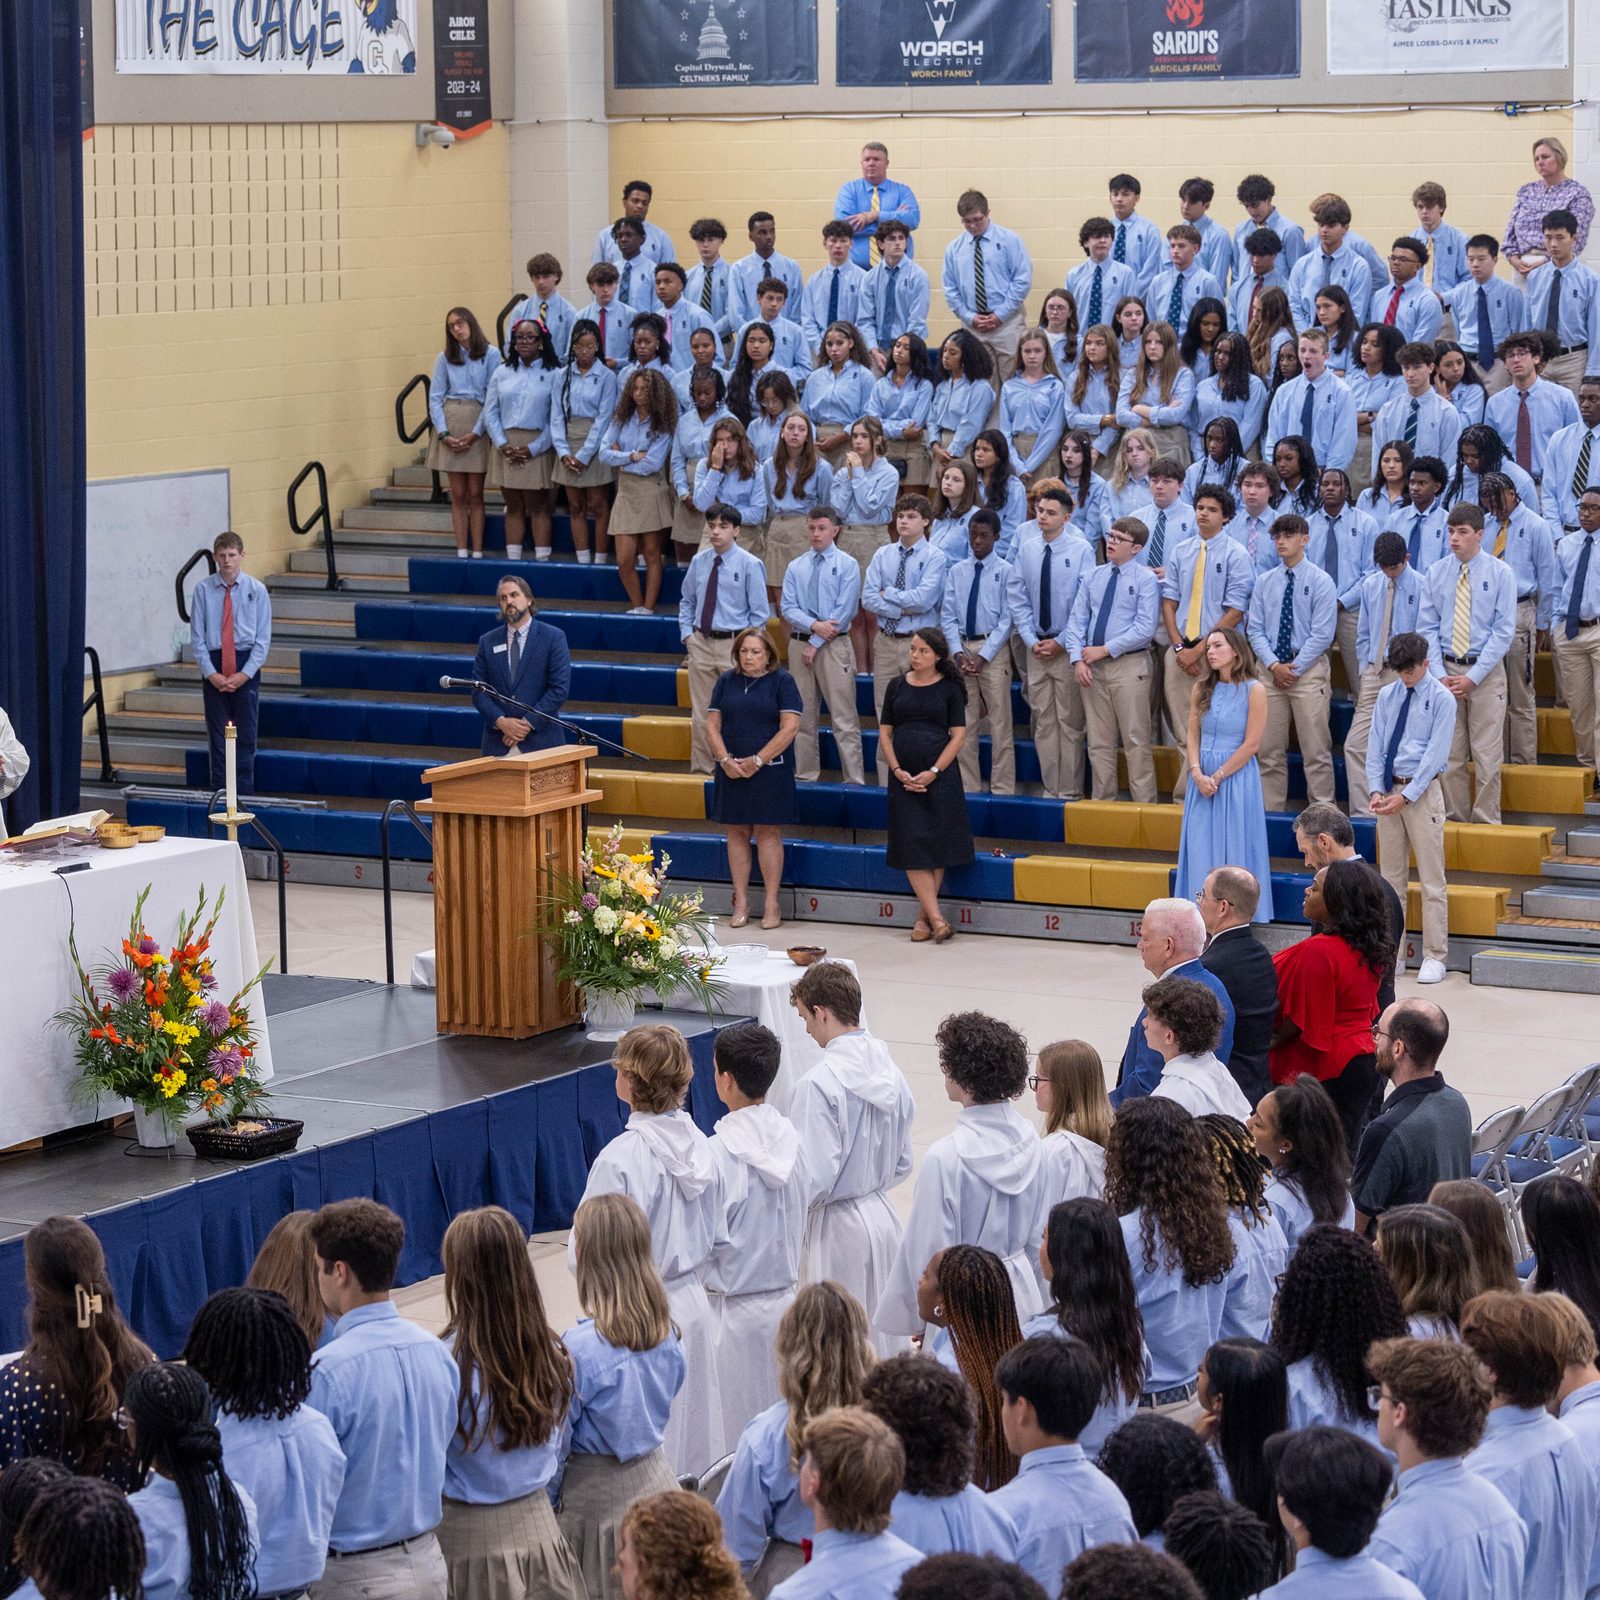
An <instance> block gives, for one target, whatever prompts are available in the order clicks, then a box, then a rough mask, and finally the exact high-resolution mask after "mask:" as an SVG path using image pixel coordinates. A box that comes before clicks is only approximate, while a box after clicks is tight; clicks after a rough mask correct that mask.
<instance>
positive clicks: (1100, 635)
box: [1089, 567, 1122, 645]
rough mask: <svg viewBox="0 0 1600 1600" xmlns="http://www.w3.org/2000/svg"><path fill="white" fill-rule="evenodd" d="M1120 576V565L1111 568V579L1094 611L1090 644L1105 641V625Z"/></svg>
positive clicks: (1109, 617)
mask: <svg viewBox="0 0 1600 1600" xmlns="http://www.w3.org/2000/svg"><path fill="white" fill-rule="evenodd" d="M1121 576H1122V568H1121V567H1113V568H1112V569H1111V581H1110V582H1109V583H1108V584H1107V585H1106V592H1105V593H1104V594H1103V595H1101V597H1100V609H1099V610H1098V611H1097V612H1096V613H1095V617H1094V632H1093V633H1092V634H1091V635H1090V637H1089V643H1090V644H1097V645H1103V644H1104V643H1105V642H1106V627H1107V625H1108V624H1109V623H1110V621H1111V606H1112V603H1113V602H1114V601H1115V600H1116V598H1117V579H1118V578H1120V577H1121Z"/></svg>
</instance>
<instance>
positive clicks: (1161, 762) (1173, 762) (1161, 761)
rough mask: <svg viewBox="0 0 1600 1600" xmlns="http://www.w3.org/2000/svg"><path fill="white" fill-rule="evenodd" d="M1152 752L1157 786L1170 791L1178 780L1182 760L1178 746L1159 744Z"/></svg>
mask: <svg viewBox="0 0 1600 1600" xmlns="http://www.w3.org/2000/svg"><path fill="white" fill-rule="evenodd" d="M1150 754H1151V755H1152V756H1154V757H1155V763H1156V787H1157V788H1158V789H1166V790H1168V791H1170V790H1171V788H1172V786H1173V784H1175V783H1176V782H1177V781H1178V765H1179V763H1180V761H1181V760H1182V757H1181V756H1180V755H1179V754H1178V750H1177V746H1175V745H1170V744H1158V745H1155V746H1153V747H1152V749H1151V751H1150ZM1124 776H1126V775H1124Z"/></svg>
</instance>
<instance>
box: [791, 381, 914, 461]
mask: <svg viewBox="0 0 1600 1600" xmlns="http://www.w3.org/2000/svg"><path fill="white" fill-rule="evenodd" d="M876 382H877V378H876V377H875V376H874V375H873V374H872V373H871V372H869V371H868V370H867V368H866V367H863V366H862V365H861V364H860V363H859V362H856V361H846V362H845V364H844V366H843V367H842V368H840V370H839V371H838V372H835V371H834V370H833V368H832V367H831V366H828V365H826V364H824V365H823V366H820V367H814V368H812V370H811V373H810V375H809V376H808V377H807V378H806V392H805V393H804V394H803V395H802V396H801V397H800V406H801V409H802V410H803V411H804V412H805V414H806V415H807V416H808V417H810V418H811V421H812V424H813V425H814V426H815V427H816V429H817V431H818V432H819V433H820V432H822V431H823V428H824V426H826V427H827V428H828V431H829V432H839V433H844V434H848V433H849V432H850V425H851V423H853V422H855V421H857V420H858V419H859V418H861V417H864V416H866V414H867V402H868V401H869V400H870V399H871V398H872V388H873V385H874V384H875V383H876ZM890 470H891V471H892V470H893V469H892V468H891V469H890Z"/></svg>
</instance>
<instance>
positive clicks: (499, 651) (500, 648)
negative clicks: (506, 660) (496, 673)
mask: <svg viewBox="0 0 1600 1600" xmlns="http://www.w3.org/2000/svg"><path fill="white" fill-rule="evenodd" d="M505 653H506V647H505V646H504V645H503V644H497V645H496V646H495V647H494V648H493V649H492V650H491V651H490V652H489V654H490V655H493V656H503V655H504V654H505Z"/></svg>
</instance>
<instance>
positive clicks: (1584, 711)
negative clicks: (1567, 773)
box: [1555, 617, 1600, 772]
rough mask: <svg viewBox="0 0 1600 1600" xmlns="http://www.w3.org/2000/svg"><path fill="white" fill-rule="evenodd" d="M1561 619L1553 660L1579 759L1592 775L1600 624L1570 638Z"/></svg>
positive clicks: (1599, 702)
mask: <svg viewBox="0 0 1600 1600" xmlns="http://www.w3.org/2000/svg"><path fill="white" fill-rule="evenodd" d="M1563 621H1564V619H1563V618H1560V617H1557V618H1556V627H1555V635H1556V637H1555V647H1556V660H1557V662H1559V663H1560V666H1561V682H1562V685H1563V687H1564V688H1565V689H1566V691H1567V705H1568V707H1569V708H1570V709H1571V711H1572V737H1573V739H1574V741H1575V742H1576V744H1577V746H1578V760H1579V761H1581V762H1582V763H1583V765H1584V766H1586V767H1587V768H1588V769H1589V770H1590V771H1591V772H1594V771H1596V770H1597V768H1600V623H1595V624H1593V625H1591V626H1590V627H1587V628H1580V629H1579V630H1578V637H1577V638H1576V639H1569V638H1568V637H1567V634H1566V629H1565V627H1564V626H1563Z"/></svg>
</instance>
